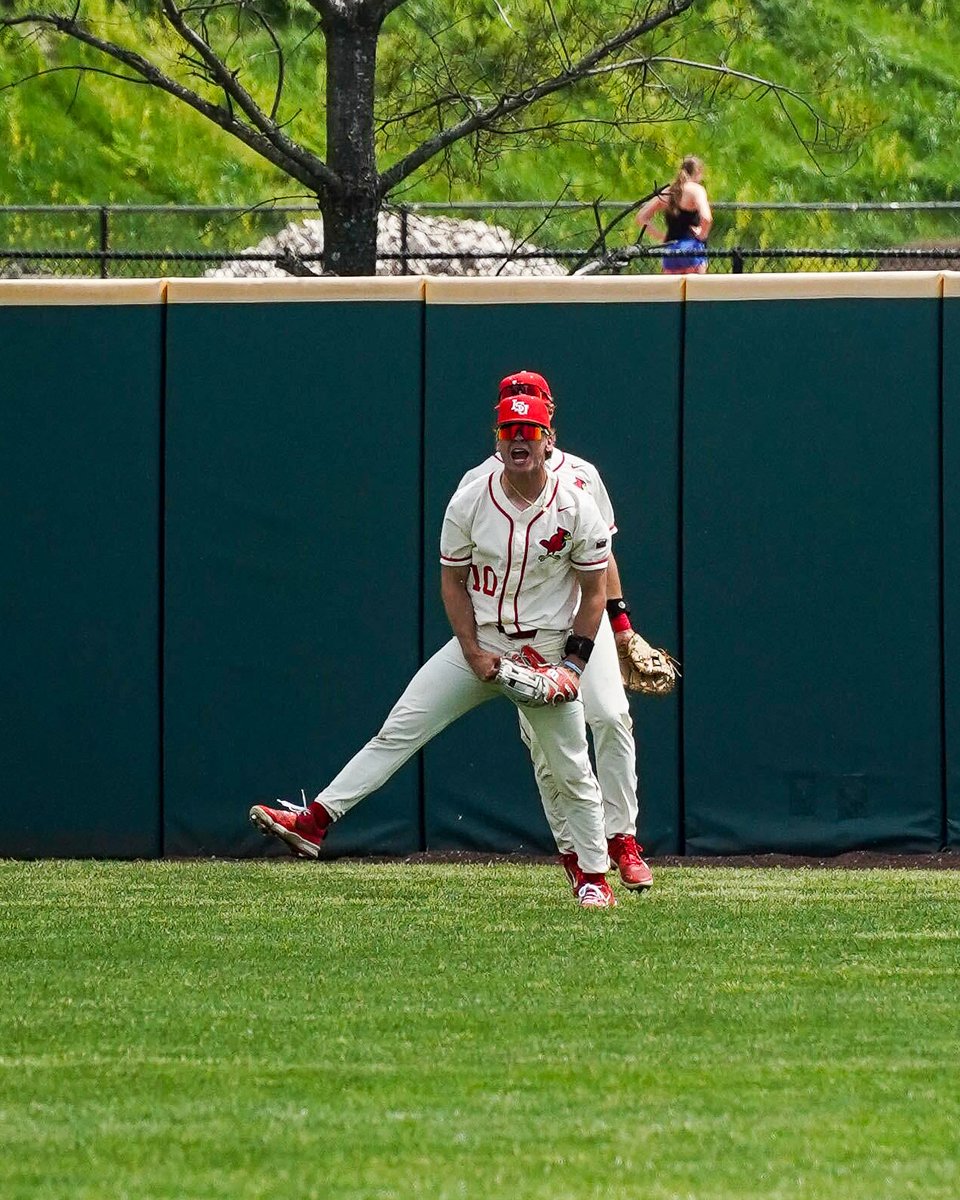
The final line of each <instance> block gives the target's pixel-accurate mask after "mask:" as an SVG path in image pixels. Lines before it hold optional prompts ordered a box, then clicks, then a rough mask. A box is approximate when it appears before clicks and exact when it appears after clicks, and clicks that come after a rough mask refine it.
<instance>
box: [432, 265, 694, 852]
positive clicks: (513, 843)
mask: <svg viewBox="0 0 960 1200" xmlns="http://www.w3.org/2000/svg"><path fill="white" fill-rule="evenodd" d="M681 297H682V284H681V282H680V281H678V280H668V279H639V278H634V279H584V280H570V279H563V280H549V281H548V280H542V279H522V280H509V281H505V280H473V281H471V280H439V279H438V280H428V282H427V332H426V348H427V376H426V424H425V430H426V434H425V463H426V469H425V474H424V480H425V501H424V512H425V526H424V545H425V555H424V562H425V567H424V570H425V582H424V594H425V598H426V604H425V650H426V653H428V654H429V653H432V652H433V651H434V650H435V649H437V648H438V647H439V646H440V645H441V644H442V643H443V641H445V640H446V639H447V638H448V637H449V636H450V631H449V626H448V624H447V621H446V618H445V616H444V614H443V608H442V605H441V603H440V596H439V578H440V567H439V562H438V555H437V546H438V541H439V534H440V525H441V521H442V517H443V512H444V509H445V507H446V504H447V501H448V500H449V498H450V495H451V493H452V491H453V489H454V488H455V486H456V484H457V482H458V481H459V479H460V477H461V476H462V475H463V473H464V472H465V471H466V470H468V469H469V468H470V467H472V466H474V465H475V464H477V463H478V462H480V461H482V460H483V459H484V458H485V457H486V456H487V455H488V454H489V453H490V451H491V449H492V448H493V444H494V443H493V434H492V432H491V430H492V425H493V406H494V404H495V402H496V398H497V383H498V381H499V380H500V379H501V378H502V377H503V376H504V375H506V374H507V373H509V372H510V371H515V370H518V369H521V368H525V369H529V370H536V371H539V372H541V373H542V374H543V375H545V376H546V378H547V379H548V380H549V382H550V384H551V387H552V389H553V393H554V395H555V397H556V399H557V406H558V407H557V416H556V421H557V428H558V431H559V444H560V446H561V447H562V448H567V449H569V450H570V451H573V452H576V453H577V454H579V455H581V456H583V457H584V458H587V459H589V460H591V461H592V462H594V463H595V464H596V465H597V466H598V467H599V469H600V472H601V474H602V476H603V478H604V481H605V483H606V486H607V489H608V491H609V492H610V495H611V498H612V500H613V505H614V509H615V512H616V516H617V521H618V525H619V528H620V533H619V534H618V536H617V537H616V539H615V550H616V554H617V558H618V561H619V563H620V567H621V571H622V575H623V580H624V588H625V592H626V595H627V597H628V599H629V601H630V603H631V604H632V607H633V619H634V624H635V626H636V627H637V628H638V629H640V630H641V631H643V632H644V633H645V634H646V635H647V636H648V637H649V638H650V639H651V640H652V641H655V642H656V643H657V644H659V645H667V646H670V647H676V646H677V645H678V644H679V615H678V607H679V579H678V499H679V483H678V481H679V473H678V467H679V464H678V460H679V443H678V436H679V367H680V331H681V324H682V313H681V308H682V305H681ZM678 710H679V706H678V702H677V699H676V698H675V697H671V698H669V699H663V700H656V699H653V700H651V699H639V698H638V699H635V700H634V701H633V704H632V711H633V716H634V723H635V727H636V733H637V742H638V748H639V759H640V764H639V765H640V776H641V818H640V837H641V840H642V841H643V842H644V844H645V845H646V847H647V848H648V850H651V851H656V852H660V853H672V852H675V851H676V850H677V848H678V840H679V798H678V793H679V781H678V762H679V741H678ZM424 778H425V799H426V829H427V842H428V845H429V846H430V847H431V848H434V849H448V848H480V849H486V850H490V851H520V850H523V851H540V852H547V853H550V852H552V851H553V843H552V839H551V837H550V833H549V829H548V827H547V825H546V821H545V819H544V817H543V814H542V811H541V807H540V802H539V797H538V795H537V791H536V787H535V784H534V780H533V772H532V769H531V766H530V762H529V757H528V755H527V753H526V751H525V750H524V748H523V747H522V745H521V744H520V740H519V736H518V733H517V721H516V715H515V712H514V710H513V707H512V706H511V705H510V704H509V702H507V701H501V700H499V699H498V700H495V701H493V702H491V703H490V704H489V705H486V706H485V707H484V708H482V709H480V710H478V711H475V712H474V713H471V714H469V715H468V716H467V717H465V718H464V719H462V720H461V721H459V722H457V723H456V724H455V725H453V726H451V727H450V728H448V729H447V730H446V731H445V732H444V733H443V734H441V735H440V736H439V737H438V738H437V739H436V740H435V741H434V742H433V743H431V745H430V746H429V747H428V748H427V749H426V751H425V752H424Z"/></svg>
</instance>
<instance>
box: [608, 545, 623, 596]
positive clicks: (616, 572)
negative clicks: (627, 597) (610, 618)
mask: <svg viewBox="0 0 960 1200" xmlns="http://www.w3.org/2000/svg"><path fill="white" fill-rule="evenodd" d="M622 595H623V584H622V583H621V582H620V568H619V567H618V566H617V560H616V559H615V558H614V556H613V551H612V550H611V551H610V558H609V559H608V560H607V599H608V600H615V599H616V598H617V596H622Z"/></svg>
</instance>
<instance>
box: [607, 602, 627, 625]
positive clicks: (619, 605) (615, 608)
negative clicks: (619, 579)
mask: <svg viewBox="0 0 960 1200" xmlns="http://www.w3.org/2000/svg"><path fill="white" fill-rule="evenodd" d="M607 616H608V617H609V618H610V620H611V621H612V620H613V618H614V617H620V616H626V617H629V616H630V605H629V604H628V603H627V602H626V600H624V598H623V597H622V596H618V597H617V598H616V600H608V601H607Z"/></svg>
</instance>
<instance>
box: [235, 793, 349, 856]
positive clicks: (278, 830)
mask: <svg viewBox="0 0 960 1200" xmlns="http://www.w3.org/2000/svg"><path fill="white" fill-rule="evenodd" d="M280 803H281V804H282V805H283V806H284V807H283V808H266V807H265V806H264V805H262V804H255V805H254V806H253V808H251V809H250V820H251V821H252V822H253V823H254V825H256V827H257V828H258V829H259V830H260V831H261V832H262V833H269V834H272V835H273V836H274V837H278V838H280V840H281V841H284V842H286V843H287V845H288V846H289V847H290V849H291V850H292V851H293V852H294V854H299V855H301V856H302V857H303V858H318V857H319V855H320V844H321V842H322V841H323V839H324V838H325V837H326V836H327V829H328V828H329V827H330V824H331V823H332V820H333V818H332V817H331V816H330V814H329V813H328V812H327V810H326V809H325V808H324V807H323V805H322V804H318V803H317V802H316V801H314V803H313V804H308V805H305V806H304V807H303V808H300V807H297V806H294V805H292V804H290V803H288V802H287V801H286V800H281V801H280Z"/></svg>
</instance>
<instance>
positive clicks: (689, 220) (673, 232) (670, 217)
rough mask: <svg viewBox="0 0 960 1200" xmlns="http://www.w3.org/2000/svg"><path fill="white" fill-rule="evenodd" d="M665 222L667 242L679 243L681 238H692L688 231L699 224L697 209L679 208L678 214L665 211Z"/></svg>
mask: <svg viewBox="0 0 960 1200" xmlns="http://www.w3.org/2000/svg"><path fill="white" fill-rule="evenodd" d="M664 216H665V218H666V222H667V241H668V242H679V241H680V240H681V238H688V237H692V236H693V235H692V234H691V233H690V230H691V229H692V228H693V227H694V225H699V224H700V211H699V209H693V210H692V211H691V210H690V209H686V208H681V209H680V210H679V211H678V212H675V213H672V212H670V210H669V209H667V210H666V211H665V213H664Z"/></svg>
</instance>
